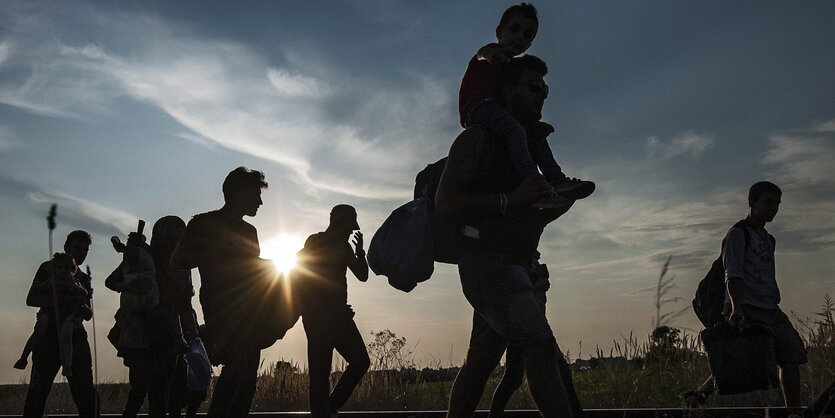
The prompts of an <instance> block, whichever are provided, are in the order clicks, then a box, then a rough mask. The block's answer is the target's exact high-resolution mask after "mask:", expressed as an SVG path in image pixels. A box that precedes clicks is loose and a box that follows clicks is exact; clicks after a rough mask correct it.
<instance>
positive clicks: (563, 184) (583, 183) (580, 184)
mask: <svg viewBox="0 0 835 418" xmlns="http://www.w3.org/2000/svg"><path fill="white" fill-rule="evenodd" d="M551 186H553V187H554V191H555V192H557V193H559V194H560V195H562V196H565V197H567V198H569V199H571V200H577V199H585V198H587V197H589V196H590V195H591V194H592V193H594V182H592V181H587V180H580V179H576V178H569V177H566V178H564V179H563V180H562V181H560V182H557V183H553V184H551Z"/></svg>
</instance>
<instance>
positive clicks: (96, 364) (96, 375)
mask: <svg viewBox="0 0 835 418" xmlns="http://www.w3.org/2000/svg"><path fill="white" fill-rule="evenodd" d="M87 277H89V278H90V287H91V288H92V287H93V285H92V283H93V275H92V274H90V265H89V264H87ZM90 310H91V311H92V312H93V318H92V321H93V377H94V378H95V380H93V384H95V385H96V386H98V384H99V348H98V344H97V342H98V340H97V339H96V308H95V304H93V296H92V295H91V296H90Z"/></svg>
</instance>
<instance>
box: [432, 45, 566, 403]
mask: <svg viewBox="0 0 835 418" xmlns="http://www.w3.org/2000/svg"><path fill="white" fill-rule="evenodd" d="M546 73H547V68H546V66H545V63H543V62H542V61H541V60H540V59H538V58H536V57H533V56H523V57H520V58H514V59H513V60H511V62H510V63H508V64H506V65H504V66H503V67H502V68H501V69H500V71H499V73H498V87H499V94H498V97H497V99H498V100H499V104H500V105H502V106H503V107H504V108H505V109H507V110H508V111H509V112H510V113H511V115H513V117H514V118H515V119H516V120H517V121H519V122H520V123H521V124H522V125H523V126H525V127H534V126H536V125H537V122H538V121H539V119H540V118H541V116H542V113H541V112H542V105H543V104H544V102H545V98H546V97H547V96H548V88H547V86H546V85H545V81H544V80H543V77H544V75H545V74H546ZM531 138H534V136H531ZM532 140H536V139H532ZM538 140H544V139H538ZM502 141H503V140H502V139H499V138H496V137H494V136H492V135H491V134H490V133H489V132H487V131H486V130H485V129H483V128H481V127H479V126H472V127H469V128H467V130H465V131H464V132H463V133H462V134H461V135H459V136H458V138H457V139H456V140H455V142H454V143H453V144H452V147H451V148H450V151H449V159H448V161H447V163H446V168H445V170H444V173H443V175H442V177H441V182H440V185H439V188H438V192H437V195H436V199H437V200H436V208H437V210H438V211H439V212H440V213H441V214H444V215H446V216H451V217H455V218H458V219H461V220H463V221H464V224H465V225H466V226H465V228H464V235H465V245H464V252H463V255H462V257H461V260H460V261H459V263H458V271H459V274H460V277H461V287H462V288H463V290H464V296H465V297H466V298H467V300H468V301H469V302H470V304H471V305H472V306H473V308H474V309H475V315H474V317H473V332H472V335H471V337H470V348H469V350H468V352H467V358H466V360H465V362H464V365H463V366H462V367H461V370H460V371H459V373H458V376H457V377H456V378H455V383H454V384H453V387H452V392H451V394H450V400H449V412H448V416H450V417H470V416H472V415H473V413H474V411H475V408H476V405H477V404H478V401H479V399H480V398H481V394H482V392H483V391H484V385H485V383H486V382H487V378H488V377H489V375H490V373H491V372H492V370H493V369H494V368H495V367H496V365H498V363H499V360H500V359H501V356H502V353H503V352H504V351H505V348H506V347H507V346H508V344H510V345H511V346H512V347H513V348H514V349H517V350H519V351H521V352H522V357H523V359H524V363H525V372H526V374H527V376H528V384H529V387H530V390H531V394H532V395H533V398H534V401H535V402H536V404H537V406H538V407H539V410H540V411H541V412H542V413H543V414H544V415H545V416H546V417H556V416H559V417H571V416H572V415H573V414H572V411H571V407H570V405H569V401H568V397H567V396H566V389H565V386H564V384H563V383H562V381H561V379H560V373H559V370H558V366H557V363H558V360H557V359H558V357H560V356H562V353H561V352H560V350H559V347H557V342H556V340H555V339H554V335H553V332H552V331H551V327H550V325H548V321H547V319H546V318H545V314H544V313H543V312H542V311H541V310H540V309H539V307H538V306H537V303H536V300H535V299H534V297H533V283H532V280H531V278H530V277H531V275H532V274H534V272H533V271H532V270H531V266H532V264H533V261H534V258H535V254H536V249H537V247H538V245H539V238H540V235H541V234H542V230H543V226H544V225H545V224H547V223H548V222H550V221H551V220H553V219H555V218H556V216H558V215H557V214H555V213H554V212H552V211H542V210H538V209H535V208H532V207H531V204H532V203H534V202H536V201H537V200H539V199H541V198H543V197H545V196H548V195H549V194H551V193H552V192H553V190H552V188H551V186H549V185H548V183H547V182H546V181H545V178H544V177H543V176H541V175H534V176H529V177H525V178H524V179H523V178H522V177H520V176H519V175H518V174H517V173H516V171H515V170H514V168H513V164H512V162H511V160H510V157H509V155H508V151H507V147H503V146H501V144H503V143H504V142H502Z"/></svg>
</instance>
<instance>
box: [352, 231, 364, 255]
mask: <svg viewBox="0 0 835 418" xmlns="http://www.w3.org/2000/svg"><path fill="white" fill-rule="evenodd" d="M351 244H353V245H354V249H355V250H354V251H360V250H362V245H363V244H362V232H360V231H357V232H354V236H353V239H352V240H351Z"/></svg>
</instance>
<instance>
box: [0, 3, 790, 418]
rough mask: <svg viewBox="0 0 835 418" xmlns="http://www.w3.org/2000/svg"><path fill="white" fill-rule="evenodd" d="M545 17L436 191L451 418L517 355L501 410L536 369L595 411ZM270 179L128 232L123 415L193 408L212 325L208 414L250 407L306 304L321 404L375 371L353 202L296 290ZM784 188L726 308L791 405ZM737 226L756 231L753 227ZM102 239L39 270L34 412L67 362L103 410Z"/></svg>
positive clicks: (465, 121) (482, 107)
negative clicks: (782, 279)
mask: <svg viewBox="0 0 835 418" xmlns="http://www.w3.org/2000/svg"><path fill="white" fill-rule="evenodd" d="M538 25H539V21H538V18H537V15H536V9H535V8H534V7H533V6H532V5H530V4H527V3H522V4H519V5H514V6H512V7H510V8H508V9H507V10H506V11H505V13H504V15H503V16H502V18H501V20H500V22H499V24H498V26H497V28H496V36H497V42H496V43H491V44H488V45H486V46H484V47H483V48H481V49H480V50H479V51H478V53H477V54H476V56H474V57H473V59H472V60H471V61H470V63H469V65H468V68H467V72H466V74H465V75H464V78H463V80H462V83H461V90H460V94H459V104H460V106H459V111H460V119H461V123H462V125H463V126H464V128H465V130H464V131H463V132H462V133H461V134H460V135H459V136H458V137H457V138H456V139H455V140H454V142H453V144H452V146H451V148H450V151H449V155H448V160H447V162H446V166H445V168H444V171H443V174H442V176H441V179H440V183H439V185H438V188H437V193H436V195H435V201H434V210H435V212H436V214H437V216H442V217H448V218H450V219H457V220H460V222H461V223H462V224H463V225H464V227H463V228H462V235H463V250H462V255H461V258H460V261H459V262H458V269H459V275H460V280H461V286H462V289H463V293H464V296H465V297H466V299H467V301H468V302H469V303H470V304H471V305H472V307H473V326H472V332H471V337H470V343H469V348H468V351H467V355H466V360H465V362H464V364H463V366H462V367H461V369H460V372H459V373H458V375H457V377H456V379H455V382H454V384H453V387H452V390H451V393H450V400H449V410H448V416H450V417H469V416H472V415H473V413H474V411H475V408H476V405H477V403H478V402H479V400H480V398H481V396H482V393H483V391H484V388H485V384H486V382H487V380H488V377H489V376H490V374H491V372H492V371H493V370H494V369H495V367H496V366H497V365H498V364H499V361H500V359H501V357H502V356H503V355H504V354H505V352H506V353H507V367H506V371H505V375H504V377H503V380H502V383H501V384H500V385H499V387H498V389H497V390H496V393H495V394H494V402H493V407H492V408H491V414H492V415H495V416H498V415H500V414H501V412H502V411H503V409H504V406H505V405H506V403H507V400H508V399H509V397H510V394H512V392H513V391H514V390H515V389H516V388H518V386H519V385H520V384H521V382H522V377H523V376H527V380H528V384H529V387H530V392H531V394H532V396H533V398H534V401H535V402H536V404H537V406H538V408H539V410H540V411H541V413H542V414H544V415H545V416H548V417H571V416H580V415H581V414H582V408H581V406H580V402H579V399H578V396H577V394H576V392H575V390H574V384H573V381H572V377H571V372H570V370H569V367H568V364H567V363H566V360H565V358H564V356H563V354H562V352H561V351H560V349H559V346H558V345H557V342H556V339H555V338H554V334H553V331H552V329H551V326H550V325H549V323H548V321H547V319H546V316H545V291H546V290H547V289H548V273H547V268H545V266H543V265H541V264H540V263H539V261H538V260H539V252H538V251H537V247H538V246H539V241H540V237H541V235H542V233H543V231H544V228H545V227H546V225H548V224H549V223H550V222H552V221H554V220H556V219H557V218H559V217H560V216H561V215H562V214H564V213H565V212H567V211H568V210H569V209H570V208H571V207H572V205H573V204H574V202H575V201H576V200H577V199H582V198H585V197H587V196H589V195H591V194H592V193H593V192H594V188H595V185H594V183H592V182H590V181H584V180H579V179H575V178H569V177H567V176H566V175H565V174H563V172H562V170H561V168H560V167H559V165H558V164H557V163H556V161H555V159H554V156H553V154H552V152H551V149H550V148H549V146H548V142H547V141H546V137H547V136H548V135H549V134H550V133H552V132H553V128H552V127H551V125H549V124H547V123H545V122H542V121H541V120H540V119H541V117H542V114H541V111H542V107H543V104H544V101H545V99H546V98H547V97H548V92H549V91H548V86H547V85H546V84H545V82H544V76H545V74H546V73H547V67H546V65H545V63H544V62H542V61H541V60H540V59H539V58H536V57H534V56H531V55H524V56H521V57H519V55H520V54H522V53H524V52H525V50H527V49H528V47H529V46H530V45H531V42H532V41H533V39H534V37H535V35H536V32H537V29H538ZM540 172H541V173H542V174H540ZM266 188H267V183H266V181H265V179H264V175H263V173H261V172H259V171H255V170H249V169H247V168H244V167H239V168H237V169H235V170H233V171H232V172H230V173H229V175H228V176H227V177H226V179H225V180H224V182H223V186H222V192H223V197H224V205H223V207H221V208H220V209H218V210H214V211H211V212H207V213H202V214H198V215H195V216H194V217H193V218H192V219H191V220H190V221H189V222H188V224H187V225H186V224H185V223H184V222H183V221H182V220H181V219H180V218H177V217H174V216H166V217H163V218H162V219H160V220H159V221H157V222H156V224H155V225H154V227H153V235H152V239H151V242H150V245H146V244H145V238H144V236H143V235H142V234H141V231H138V232H137V233H133V234H131V236H130V237H129V239H128V243H127V245H126V246H121V245H120V243H117V242H114V247H115V248H117V250H120V249H121V251H122V252H123V263H122V264H121V265H120V266H119V267H117V268H116V270H115V271H114V272H113V273H112V274H111V275H110V276H109V277H108V278H107V280H106V282H105V285H106V286H107V287H108V289H111V290H113V291H116V292H120V294H121V295H120V297H121V307H120V310H119V312H118V313H117V315H116V319H117V328H118V329H117V330H116V331H114V332H112V334H116V335H114V336H113V340H114V341H116V344H117V347H118V348H119V355H120V356H122V357H123V358H124V361H125V364H126V365H127V366H128V367H129V368H130V381H131V393H130V398H129V401H128V404H127V405H126V407H125V412H124V413H125V415H126V416H134V415H135V414H136V413H137V411H138V409H139V406H140V405H141V404H142V401H143V398H144V396H145V394H146V393H147V396H148V399H149V412H150V414H151V415H152V416H163V415H165V414H166V411H167V412H168V413H169V414H170V415H178V414H179V410H180V407H181V406H182V405H183V403H182V402H179V403H177V402H172V400H173V399H174V398H175V397H176V396H175V395H174V394H173V390H172V388H173V387H174V386H176V385H175V384H174V383H173V382H174V381H175V380H177V378H178V377H177V376H178V370H182V369H183V367H184V366H183V365H182V364H181V363H182V358H183V357H182V354H183V352H184V351H185V350H186V348H187V346H188V343H189V342H190V341H192V340H194V338H196V337H197V336H198V333H199V334H200V335H201V336H202V337H203V338H204V342H205V343H206V346H207V347H206V348H207V349H208V352H209V357H210V358H211V360H212V363H213V364H216V365H223V369H222V371H221V373H220V376H219V378H218V380H217V382H216V385H215V389H214V392H213V394H212V399H211V404H210V406H209V412H208V413H209V416H216V417H238V416H246V415H247V413H248V411H249V408H250V404H251V401H252V398H253V396H254V394H255V388H256V379H257V373H258V367H259V364H260V360H261V357H260V351H261V349H263V348H265V347H267V346H269V345H271V344H273V343H274V342H275V341H276V340H277V339H279V338H281V337H282V336H283V335H284V333H285V332H286V331H287V330H288V329H289V328H290V327H292V326H293V325H294V324H295V322H296V321H297V319H298V317H299V316H301V318H302V321H303V325H304V330H305V333H306V335H307V340H308V367H309V373H310V387H309V400H310V411H311V414H312V415H313V416H316V417H326V416H332V415H333V414H335V413H336V412H337V411H338V410H339V409H340V408H341V407H342V406H343V405H344V404H345V402H346V401H347V400H348V398H349V397H350V395H351V393H352V392H353V390H354V389H355V387H356V386H357V385H358V384H359V383H360V380H361V378H362V376H363V375H364V374H365V373H366V371H367V370H368V368H369V365H370V362H369V357H368V353H367V352H366V348H365V344H364V342H363V339H362V336H361V335H360V332H359V330H358V329H357V325H356V323H355V322H354V319H353V317H354V311H353V309H352V308H351V306H350V305H348V303H347V276H346V275H347V271H348V270H350V271H351V272H352V274H353V275H354V276H356V278H357V279H359V280H360V281H363V282H364V281H366V280H367V279H368V263H367V261H366V259H365V251H364V245H363V235H362V233H361V232H359V229H360V227H359V224H358V223H357V213H356V211H355V210H354V208H353V207H351V206H349V205H337V206H335V207H334V208H333V209H332V211H331V213H330V222H329V225H328V227H327V228H326V229H325V231H323V232H320V233H317V234H313V235H311V236H310V237H309V238H308V239H307V241H306V242H305V245H304V248H303V249H302V250H301V251H300V252H299V266H298V268H297V269H296V270H295V271H294V273H292V275H293V280H292V284H290V282H289V281H286V280H284V281H282V280H281V279H279V280H276V277H278V276H279V275H278V273H276V272H275V269H274V267H273V266H272V265H271V263H269V262H268V261H267V260H262V259H260V258H259V253H260V247H259V242H258V234H257V231H256V229H255V227H253V226H252V225H251V224H249V223H247V222H246V221H245V220H244V219H243V218H244V217H245V216H255V215H256V213H257V212H258V210H259V207H260V206H261V205H262V201H261V193H262V190H263V189H266ZM781 194H782V192H781V191H780V189H779V188H778V187H777V186H775V185H774V184H772V183H769V182H760V183H757V184H755V185H754V186H753V187H751V190H750V193H749V196H748V203H749V213H748V216H747V218H746V219H747V222H746V223H745V224H744V225H742V226H737V227H735V228H732V229H731V230H730V231H729V232H728V235H727V237H726V238H725V240H724V245H723V251H722V258H723V260H724V263H725V266H726V275H727V277H726V280H727V283H728V285H727V288H728V292H727V306H728V317H729V318H730V320H732V321H735V322H737V321H739V320H740V319H741V318H745V320H747V321H756V322H761V323H763V324H766V325H768V326H771V327H775V328H778V329H779V330H780V332H779V333H778V334H777V335H775V337H774V345H775V353H776V354H777V361H778V363H779V364H780V368H781V370H782V371H783V373H781V378H782V387H783V390H784V393H785V395H786V396H785V398H786V402H787V404H789V405H797V404H798V403H799V397H798V396H799V395H798V393H799V386H798V385H799V378H798V373H797V370H798V368H797V365H798V364H801V363H803V362H805V361H806V358H805V351H804V349H803V345H802V342H801V341H800V339H799V337H798V336H797V332H796V331H795V330H794V329H793V328H792V327H791V324H790V323H789V322H788V319H787V318H786V317H785V314H783V313H782V311H780V308H779V307H778V303H779V301H780V300H779V290H778V288H777V283H776V280H775V274H774V241H773V240H769V239H768V238H767V237H768V233H767V232H766V231H765V229H764V226H765V224H766V223H767V222H770V221H771V220H772V219H773V218H774V216H775V215H776V213H777V209H778V206H779V204H780V199H781ZM739 228H747V229H749V230H750V239H748V240H746V238H744V237H743V235H742V234H741V233H740V232H739V231H738V229H739ZM748 235H749V234H748V232H746V234H745V237H748ZM349 241H350V242H349ZM90 243H91V239H90V235H89V234H87V233H86V232H83V231H74V232H73V233H71V234H70V235H69V236H68V237H67V241H66V244H65V247H64V250H65V255H64V254H59V255H56V256H55V257H54V258H53V259H52V261H50V262H48V263H44V264H43V265H42V266H41V267H40V268H39V269H38V273H37V274H36V276H35V280H34V282H33V284H32V287H31V289H30V292H29V296H28V297H27V304H28V305H29V306H34V307H40V308H41V310H40V312H39V314H38V317H37V323H36V328H35V333H34V334H33V336H32V339H31V341H30V342H29V343H27V349H26V350H27V351H26V352H24V356H23V357H22V358H21V360H20V361H19V362H18V363H17V364H16V365H15V366H16V367H18V366H20V367H25V366H26V360H25V357H27V356H28V352H29V351H31V352H32V357H33V365H32V377H31V380H30V386H29V392H28V394H27V398H26V405H25V411H24V415H26V416H40V415H42V414H43V410H44V404H45V401H46V396H47V394H48V392H49V389H50V385H51V384H52V380H53V379H54V377H55V375H56V373H57V371H58V369H59V367H61V366H63V370H64V375H65V376H67V379H68V381H69V383H70V389H71V392H72V395H73V399H74V400H75V402H76V404H77V406H78V410H79V414H80V415H82V416H93V415H94V414H95V413H96V410H95V403H96V395H95V391H94V389H93V386H92V374H91V363H90V350H89V346H88V344H87V338H86V333H85V332H84V327H83V321H84V320H87V319H89V318H90V316H91V314H92V312H91V311H90V309H89V306H90V301H91V298H92V294H93V289H92V286H91V283H90V282H91V280H90V277H89V276H88V275H86V274H85V273H84V272H82V271H80V270H79V269H78V267H77V266H78V265H80V264H81V263H83V262H84V259H85V257H86V255H87V251H88V249H89V246H90ZM143 257H145V258H143ZM193 268H197V269H198V270H199V272H200V280H201V290H200V304H201V307H202V310H203V317H204V319H205V323H206V327H205V332H199V331H198V326H197V321H196V316H195V313H194V310H193V309H192V306H191V297H192V295H193V288H192V283H191V275H190V270H191V269H193ZM151 278H152V279H151ZM147 306H151V308H147ZM130 307H133V308H136V307H140V308H141V307H146V308H147V309H139V308H137V309H133V308H130ZM333 350H336V351H337V352H338V353H339V354H340V355H341V356H343V357H344V358H345V359H346V361H347V368H346V370H345V372H344V373H343V374H342V375H341V376H340V378H339V380H338V382H337V383H336V385H335V386H334V387H333V389H331V388H330V385H329V377H330V372H331V361H332V355H333Z"/></svg>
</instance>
